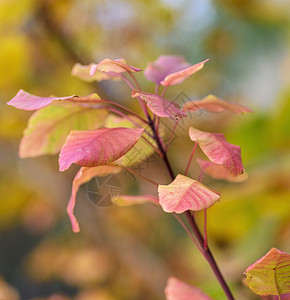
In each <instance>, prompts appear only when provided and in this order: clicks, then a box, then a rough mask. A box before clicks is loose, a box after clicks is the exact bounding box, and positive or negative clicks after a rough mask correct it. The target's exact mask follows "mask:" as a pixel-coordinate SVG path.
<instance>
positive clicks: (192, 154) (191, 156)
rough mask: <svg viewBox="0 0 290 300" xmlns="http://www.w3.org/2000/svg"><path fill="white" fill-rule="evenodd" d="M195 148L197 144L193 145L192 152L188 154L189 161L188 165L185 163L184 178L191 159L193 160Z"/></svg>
mask: <svg viewBox="0 0 290 300" xmlns="http://www.w3.org/2000/svg"><path fill="white" fill-rule="evenodd" d="M196 147H197V142H195V143H194V146H193V149H192V151H191V154H190V157H189V160H188V163H187V166H186V169H185V172H184V176H186V175H187V173H188V170H189V167H190V164H191V162H192V159H193V156H194V153H195V150H196Z"/></svg>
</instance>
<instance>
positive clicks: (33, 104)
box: [7, 90, 103, 110]
mask: <svg viewBox="0 0 290 300" xmlns="http://www.w3.org/2000/svg"><path fill="white" fill-rule="evenodd" d="M62 100H64V101H72V102H74V103H100V102H103V100H102V99H100V98H99V96H98V95H97V94H92V95H89V96H84V97H78V96H68V97H39V96H35V95H32V94H29V93H27V92H25V91H24V90H20V91H19V92H18V93H17V95H16V96H15V97H14V98H13V99H11V100H10V101H9V102H7V104H8V105H11V106H14V107H16V108H18V109H23V110H37V109H40V108H43V107H45V106H48V105H49V104H50V103H51V102H52V101H62Z"/></svg>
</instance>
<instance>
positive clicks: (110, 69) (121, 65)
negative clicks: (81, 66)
mask: <svg viewBox="0 0 290 300" xmlns="http://www.w3.org/2000/svg"><path fill="white" fill-rule="evenodd" d="M96 71H101V72H104V73H110V74H111V73H117V74H119V73H123V72H139V71H142V70H141V69H138V68H135V67H132V66H130V65H129V64H128V63H127V62H126V61H125V59H122V58H121V59H116V60H113V59H109V58H106V59H103V60H102V61H101V62H99V63H98V64H92V67H91V71H90V74H91V76H94V75H95V72H96Z"/></svg>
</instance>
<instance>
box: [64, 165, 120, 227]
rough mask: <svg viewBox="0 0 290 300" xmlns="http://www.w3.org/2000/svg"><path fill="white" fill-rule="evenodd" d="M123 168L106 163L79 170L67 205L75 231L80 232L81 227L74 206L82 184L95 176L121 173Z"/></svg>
mask: <svg viewBox="0 0 290 300" xmlns="http://www.w3.org/2000/svg"><path fill="white" fill-rule="evenodd" d="M121 170H122V169H121V168H120V167H118V166H113V165H106V166H98V167H93V168H85V167H82V168H80V170H79V171H78V172H77V174H76V176H75V178H74V180H73V184H72V192H71V196H70V200H69V203H68V206H67V213H68V215H69V218H70V220H71V224H72V228H73V231H74V232H79V231H80V227H79V223H78V221H77V219H76V217H75V215H74V207H75V203H76V196H77V193H78V190H79V188H80V186H81V185H82V184H84V183H86V182H88V181H90V180H91V179H92V178H93V177H95V176H100V177H101V176H107V175H109V174H116V173H119V172H120V171H121Z"/></svg>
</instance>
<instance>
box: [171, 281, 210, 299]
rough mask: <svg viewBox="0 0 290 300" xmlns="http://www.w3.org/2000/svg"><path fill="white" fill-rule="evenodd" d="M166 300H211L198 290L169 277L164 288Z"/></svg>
mask: <svg viewBox="0 0 290 300" xmlns="http://www.w3.org/2000/svg"><path fill="white" fill-rule="evenodd" d="M165 295H166V300H191V299H192V300H212V299H211V298H210V297H209V296H207V295H206V294H204V293H203V292H202V291H201V290H199V289H198V288H196V287H194V286H191V285H189V284H187V283H185V282H183V281H181V280H179V279H177V278H175V277H169V279H168V281H167V285H166V288H165Z"/></svg>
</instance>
